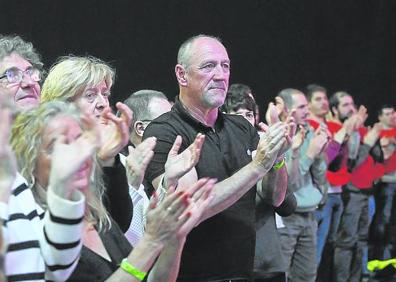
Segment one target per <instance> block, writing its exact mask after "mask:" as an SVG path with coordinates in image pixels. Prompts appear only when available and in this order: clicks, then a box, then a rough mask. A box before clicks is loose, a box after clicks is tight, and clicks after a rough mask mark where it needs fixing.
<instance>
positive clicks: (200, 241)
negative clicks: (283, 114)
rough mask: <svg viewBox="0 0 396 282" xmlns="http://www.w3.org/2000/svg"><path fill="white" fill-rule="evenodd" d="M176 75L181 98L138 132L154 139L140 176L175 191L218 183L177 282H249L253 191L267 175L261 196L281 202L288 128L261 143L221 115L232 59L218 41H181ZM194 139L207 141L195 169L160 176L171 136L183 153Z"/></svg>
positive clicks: (274, 129) (278, 127)
mask: <svg viewBox="0 0 396 282" xmlns="http://www.w3.org/2000/svg"><path fill="white" fill-rule="evenodd" d="M175 73H176V77H177V80H178V83H179V88H180V93H179V98H178V99H176V103H175V105H174V106H173V108H172V110H171V112H169V113H166V114H164V115H162V116H161V117H159V118H158V119H155V120H154V121H152V122H151V123H150V125H149V126H148V127H147V128H146V130H145V132H144V137H143V138H144V139H145V138H148V137H150V136H155V137H156V138H157V145H156V148H155V154H154V157H153V160H152V161H151V163H150V165H149V167H148V169H147V171H146V177H147V179H148V180H149V181H151V182H152V183H153V185H154V187H158V186H159V185H162V186H163V187H169V186H170V185H176V184H177V185H178V186H177V187H178V188H177V189H183V187H187V186H189V185H191V184H192V183H194V182H195V181H197V179H199V178H201V177H211V178H217V179H218V181H219V182H218V183H217V184H216V185H215V187H214V194H215V196H214V198H213V201H212V202H211V204H210V206H209V207H208V210H207V211H206V212H205V214H204V215H203V218H202V220H205V219H207V220H206V221H205V222H203V223H201V224H200V225H199V226H197V227H196V228H195V229H194V230H193V231H192V232H191V233H190V235H189V236H188V239H187V242H186V245H185V248H184V250H183V255H182V260H181V268H180V275H179V278H178V281H189V282H198V281H230V280H231V281H250V280H251V278H252V270H253V258H254V244H255V225H254V224H255V214H254V213H255V195H256V189H255V185H256V183H257V182H258V181H259V180H260V179H262V178H263V177H264V176H265V178H266V179H265V181H266V182H265V183H267V184H268V185H266V186H265V187H264V188H262V190H263V191H261V193H264V194H267V195H271V197H270V198H271V202H272V203H273V204H274V205H275V206H278V205H280V204H281V203H282V201H283V199H284V196H285V191H286V187H287V173H286V169H285V167H284V166H283V164H284V159H283V153H284V152H285V151H286V150H287V149H288V148H289V147H290V136H289V135H288V133H289V131H290V130H289V126H288V125H287V124H285V123H281V122H277V123H275V124H274V125H272V126H271V127H270V128H269V131H268V133H267V134H265V135H264V136H263V137H262V138H261V139H260V138H259V136H258V134H257V131H256V129H254V127H253V126H251V125H250V124H249V122H247V121H246V120H245V119H244V118H242V117H239V116H234V115H226V114H222V113H221V112H219V110H218V108H219V107H220V106H221V105H222V104H223V103H224V99H225V96H226V93H227V89H228V79H229V75H230V60H229V58H228V54H227V51H226V49H225V47H224V46H223V45H222V44H221V42H220V41H219V39H217V38H214V37H211V36H206V35H198V36H194V37H192V38H190V39H188V40H187V41H185V42H184V43H183V44H182V45H181V47H180V49H179V53H178V64H177V65H176V67H175ZM291 131H292V130H291ZM198 133H203V134H205V136H206V137H205V143H204V145H203V147H202V150H201V158H200V160H199V162H198V164H197V165H196V166H195V168H193V169H192V170H190V171H189V172H188V173H186V174H185V175H184V176H183V177H181V178H180V179H179V180H178V181H176V180H175V179H170V178H169V177H167V175H163V174H164V164H165V162H166V159H167V154H168V152H169V150H170V149H171V147H172V144H173V142H174V140H175V138H176V136H177V135H180V136H181V137H182V140H183V142H182V146H181V147H182V148H181V149H180V151H182V150H184V149H185V148H187V147H188V146H189V145H190V144H191V143H193V142H194V139H195V137H196V135H197V134H198ZM255 150H257V151H256V153H255V152H254V151H255ZM254 153H255V154H254ZM252 154H253V155H254V157H253V159H252ZM273 167H274V168H273ZM252 187H254V188H253V189H251V188H252ZM260 187H261V186H260ZM208 218H209V219H208Z"/></svg>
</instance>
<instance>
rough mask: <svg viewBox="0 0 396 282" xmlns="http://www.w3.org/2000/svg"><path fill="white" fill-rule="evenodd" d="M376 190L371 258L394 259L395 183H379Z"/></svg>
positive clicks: (395, 235) (395, 244) (395, 239)
mask: <svg viewBox="0 0 396 282" xmlns="http://www.w3.org/2000/svg"><path fill="white" fill-rule="evenodd" d="M377 188H378V190H377V191H378V192H377V195H376V202H377V210H376V214H375V217H374V222H373V226H372V231H373V232H372V233H371V234H372V235H373V236H372V243H373V245H374V246H373V252H372V258H373V259H381V260H383V259H390V258H394V257H396V249H395V248H396V183H384V182H381V183H379V184H378V185H377Z"/></svg>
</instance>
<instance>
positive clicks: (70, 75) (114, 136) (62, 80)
mask: <svg viewBox="0 0 396 282" xmlns="http://www.w3.org/2000/svg"><path fill="white" fill-rule="evenodd" d="M114 75H115V73H114V70H113V69H112V68H111V67H110V66H109V65H107V64H106V63H105V62H103V61H101V60H99V59H96V58H93V57H63V58H60V60H59V61H58V62H57V63H56V64H55V65H53V66H52V67H51V69H50V71H49V73H48V76H47V78H46V79H45V81H44V84H43V87H42V91H41V102H42V103H44V102H48V101H55V100H60V101H68V102H73V103H75V104H76V105H77V106H78V107H79V108H80V109H81V110H82V111H84V112H87V113H89V114H92V115H93V116H95V117H96V120H97V121H98V123H99V125H100V127H101V130H100V132H101V138H102V140H103V144H102V146H101V148H100V150H99V151H98V157H99V160H100V163H101V164H102V166H103V171H104V180H105V186H106V187H107V189H106V197H105V198H104V201H105V205H106V207H107V209H108V210H109V212H110V214H111V216H112V217H113V218H114V220H115V221H116V222H117V223H118V224H119V225H120V227H121V229H122V230H123V231H126V230H128V228H129V225H130V222H131V219H132V210H133V207H132V201H131V199H130V197H129V191H128V182H127V178H126V172H125V168H124V166H123V165H122V164H121V163H120V161H119V156H118V153H119V152H120V150H121V149H122V148H123V147H124V146H125V145H126V144H127V143H128V138H129V134H128V127H129V125H130V123H131V115H132V114H131V112H130V110H129V108H128V107H127V106H125V105H124V104H122V103H117V104H116V106H117V108H118V110H119V111H120V112H121V113H122V114H121V115H120V117H116V116H115V115H114V114H112V113H111V110H110V107H109V96H110V89H111V86H112V85H113V81H114Z"/></svg>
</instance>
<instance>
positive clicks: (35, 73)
mask: <svg viewBox="0 0 396 282" xmlns="http://www.w3.org/2000/svg"><path fill="white" fill-rule="evenodd" d="M25 74H26V75H27V76H29V77H30V79H31V80H33V81H36V82H38V81H40V80H41V72H40V70H38V69H36V68H33V67H30V68H27V69H26V70H24V71H23V70H20V69H18V68H10V69H8V70H6V71H5V72H4V74H3V75H2V76H0V79H3V78H7V81H8V83H20V82H21V81H22V79H23V76H24V75H25Z"/></svg>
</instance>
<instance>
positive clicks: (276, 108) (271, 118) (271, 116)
mask: <svg viewBox="0 0 396 282" xmlns="http://www.w3.org/2000/svg"><path fill="white" fill-rule="evenodd" d="M275 100H276V105H274V103H272V102H270V103H269V104H268V108H267V112H266V114H265V117H266V121H267V124H268V125H269V126H271V125H273V124H275V123H277V122H280V119H279V116H280V115H281V114H282V115H283V116H285V113H286V108H285V105H284V102H283V100H282V98H280V97H276V98H275ZM295 113H296V112H295V110H291V111H290V112H288V114H287V115H286V119H285V121H284V124H286V125H287V134H286V136H285V138H286V140H285V142H284V144H283V146H282V147H281V149H280V150H279V153H278V156H282V155H283V154H284V153H286V151H287V150H289V149H290V148H291V146H292V140H293V137H294V135H295V134H296V129H297V125H296V123H295ZM261 126H263V125H261ZM263 129H264V128H263ZM267 130H268V129H267Z"/></svg>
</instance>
